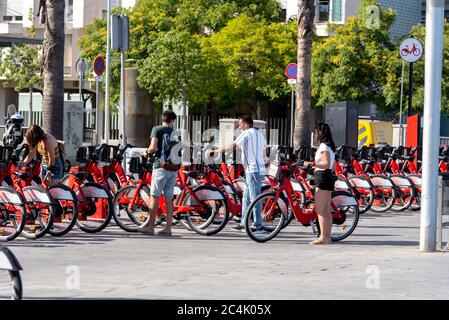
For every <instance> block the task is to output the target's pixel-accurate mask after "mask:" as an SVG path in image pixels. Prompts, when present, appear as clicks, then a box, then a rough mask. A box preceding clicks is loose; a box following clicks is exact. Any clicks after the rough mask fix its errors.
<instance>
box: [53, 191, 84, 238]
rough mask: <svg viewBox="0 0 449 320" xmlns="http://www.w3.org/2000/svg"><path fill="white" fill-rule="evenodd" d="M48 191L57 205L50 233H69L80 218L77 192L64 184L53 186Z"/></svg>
mask: <svg viewBox="0 0 449 320" xmlns="http://www.w3.org/2000/svg"><path fill="white" fill-rule="evenodd" d="M48 192H50V195H51V196H52V198H53V201H54V207H55V219H54V221H53V226H52V227H51V228H50V230H49V231H48V233H49V234H51V235H52V236H54V237H60V236H63V235H65V234H67V233H69V232H70V230H72V229H73V227H74V226H75V224H76V221H77V220H78V199H77V197H76V194H75V192H73V190H72V189H70V188H69V187H67V186H65V185H63V184H57V185H54V186H51V187H50V188H48Z"/></svg>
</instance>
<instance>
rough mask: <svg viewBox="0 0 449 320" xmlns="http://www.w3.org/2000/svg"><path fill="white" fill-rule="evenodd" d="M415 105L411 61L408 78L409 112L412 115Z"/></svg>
mask: <svg viewBox="0 0 449 320" xmlns="http://www.w3.org/2000/svg"><path fill="white" fill-rule="evenodd" d="M412 106H413V62H410V72H409V78H408V113H407V115H408V116H409V117H410V116H411V115H412Z"/></svg>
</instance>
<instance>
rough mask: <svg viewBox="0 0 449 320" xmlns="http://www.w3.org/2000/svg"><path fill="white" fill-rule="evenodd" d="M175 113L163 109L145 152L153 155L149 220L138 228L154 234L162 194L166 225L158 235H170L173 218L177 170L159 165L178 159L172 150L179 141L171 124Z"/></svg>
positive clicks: (173, 121) (174, 118)
mask: <svg viewBox="0 0 449 320" xmlns="http://www.w3.org/2000/svg"><path fill="white" fill-rule="evenodd" d="M175 120H176V114H175V113H174V112H173V111H165V112H164V113H163V114H162V125H161V126H156V127H154V128H153V130H152V131H151V142H150V146H149V147H148V149H147V151H146V153H147V155H148V156H153V155H154V158H155V160H154V164H153V173H152V180H151V192H150V205H149V206H150V208H149V216H150V217H149V220H148V222H147V223H146V224H144V225H143V226H141V227H140V228H139V229H138V230H139V231H140V232H142V233H145V234H149V235H154V227H155V221H156V213H157V211H158V209H159V202H158V201H159V197H160V196H161V194H162V193H163V194H164V198H165V206H166V226H165V228H164V229H163V230H161V231H159V233H158V234H159V235H168V236H170V235H171V223H172V220H173V192H174V188H175V185H176V178H177V176H178V174H177V171H170V170H166V169H164V168H162V167H161V163H166V162H174V163H176V162H177V161H178V163H179V161H180V159H179V158H177V159H173V158H174V157H176V155H175V152H172V151H173V148H174V146H175V145H176V144H177V143H179V140H178V141H174V139H172V138H173V136H174V133H173V131H174V129H173V125H174V123H175Z"/></svg>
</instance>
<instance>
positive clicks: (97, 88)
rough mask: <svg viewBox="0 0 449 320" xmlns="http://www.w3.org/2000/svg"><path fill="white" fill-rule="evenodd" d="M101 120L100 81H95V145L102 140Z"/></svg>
mask: <svg viewBox="0 0 449 320" xmlns="http://www.w3.org/2000/svg"><path fill="white" fill-rule="evenodd" d="M99 122H100V83H99V82H98V81H95V145H96V146H98V145H99V142H100V132H99V128H100V125H99Z"/></svg>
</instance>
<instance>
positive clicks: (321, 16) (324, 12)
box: [317, 0, 330, 22]
mask: <svg viewBox="0 0 449 320" xmlns="http://www.w3.org/2000/svg"><path fill="white" fill-rule="evenodd" d="M329 2H330V1H329V0H318V1H317V7H318V22H329V10H330V8H329Z"/></svg>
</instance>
